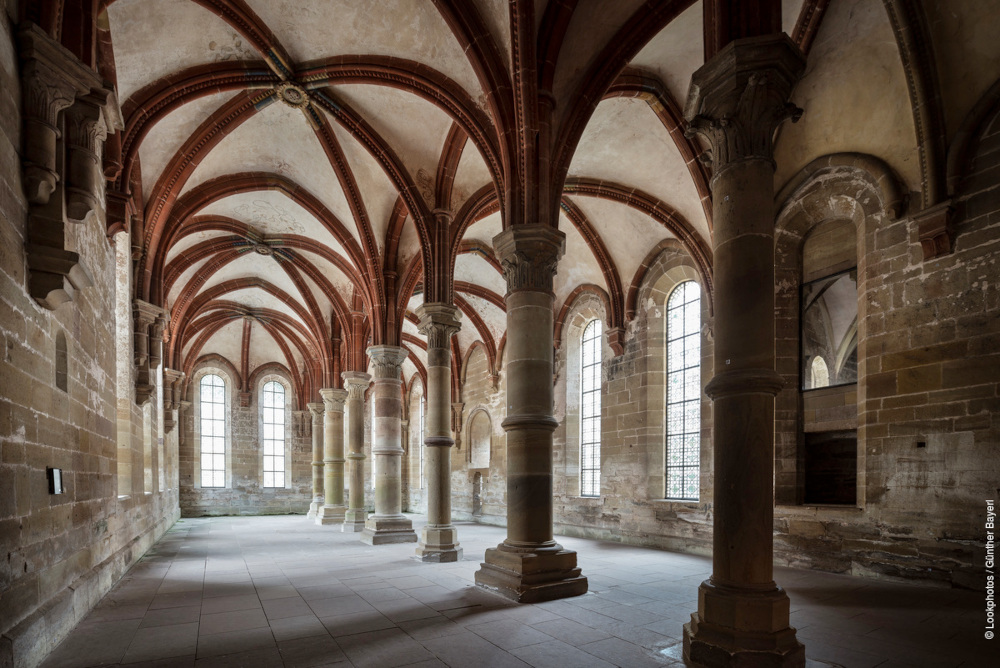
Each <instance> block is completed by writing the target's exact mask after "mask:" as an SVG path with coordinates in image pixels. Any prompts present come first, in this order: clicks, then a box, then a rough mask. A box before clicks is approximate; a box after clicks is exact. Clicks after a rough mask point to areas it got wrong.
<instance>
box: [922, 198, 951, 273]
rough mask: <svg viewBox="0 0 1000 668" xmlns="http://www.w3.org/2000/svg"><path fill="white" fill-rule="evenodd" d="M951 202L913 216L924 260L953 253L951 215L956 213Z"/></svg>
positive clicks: (937, 205) (942, 203)
mask: <svg viewBox="0 0 1000 668" xmlns="http://www.w3.org/2000/svg"><path fill="white" fill-rule="evenodd" d="M954 210H955V209H954V207H952V205H951V200H948V201H945V202H941V203H940V204H936V205H934V206H932V207H929V208H927V209H924V210H923V211H921V212H920V213H918V214H916V215H915V216H913V222H915V223H916V224H917V231H918V234H919V235H920V246H921V248H923V251H924V260H933V259H934V258H938V257H942V256H944V255H949V254H951V252H952V247H951V241H952V235H953V230H952V229H951V214H952V212H953V211H954Z"/></svg>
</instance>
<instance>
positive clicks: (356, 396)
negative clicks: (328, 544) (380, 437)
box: [340, 371, 372, 531]
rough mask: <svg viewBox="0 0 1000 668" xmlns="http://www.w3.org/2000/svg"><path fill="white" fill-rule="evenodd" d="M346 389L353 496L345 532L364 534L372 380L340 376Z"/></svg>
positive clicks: (361, 375) (357, 375) (355, 373)
mask: <svg viewBox="0 0 1000 668" xmlns="http://www.w3.org/2000/svg"><path fill="white" fill-rule="evenodd" d="M340 376H341V378H343V379H344V386H345V387H346V388H347V447H348V450H349V452H348V454H347V468H348V471H347V472H348V475H349V476H350V480H351V484H350V494H349V496H348V500H347V503H348V507H347V512H346V513H345V515H344V524H343V527H342V530H343V531H361V530H362V529H364V528H365V520H366V519H368V513H367V512H365V390H367V389H368V385H369V384H370V383H371V379H372V377H371V376H369V375H368V374H367V373H363V372H360V371H345V372H344V373H342V374H340Z"/></svg>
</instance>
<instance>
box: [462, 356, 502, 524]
mask: <svg viewBox="0 0 1000 668" xmlns="http://www.w3.org/2000/svg"><path fill="white" fill-rule="evenodd" d="M462 376H463V378H464V382H463V385H462V396H461V402H462V404H463V408H462V435H461V439H460V444H459V447H457V448H452V453H451V498H452V501H451V504H452V516H453V517H454V518H455V519H461V520H473V519H474V520H476V521H478V522H483V523H485V524H495V525H500V526H505V525H506V524H507V437H506V434H505V433H504V430H503V428H502V427H501V426H500V423H501V422H502V421H503V419H504V417H505V415H506V413H505V411H504V401H503V398H504V396H505V394H506V391H507V374H506V373H505V371H504V369H503V367H501V369H500V373H499V380H498V381H497V385H498V386H497V387H494V386H493V377H492V376H491V375H490V365H489V361H488V359H487V357H486V353H485V352H484V351H483V350H482V349H481V348H476V349H475V350H473V352H472V353H471V354H470V355H469V356H468V358H467V359H466V362H465V367H464V368H463V369H462ZM483 411H485V412H486V413H487V415H488V416H489V418H490V420H489V424H490V429H491V433H492V438H491V439H490V457H489V468H488V469H483V468H472V462H471V447H472V435H471V434H470V430H469V427H470V423H471V421H472V418H473V416H474V415H475V414H476V413H481V412H483ZM477 474H478V476H479V478H478V481H477V478H476V476H477ZM474 494H475V495H476V496H477V497H478V506H477V507H474V504H473V495H474ZM474 511H478V514H476V515H474V514H473V512H474Z"/></svg>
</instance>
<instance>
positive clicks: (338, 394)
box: [319, 387, 347, 413]
mask: <svg viewBox="0 0 1000 668" xmlns="http://www.w3.org/2000/svg"><path fill="white" fill-rule="evenodd" d="M319 396H321V397H323V406H324V408H325V409H326V410H327V411H333V412H335V413H343V412H344V401H346V400H347V390H340V389H333V388H328V387H326V388H323V389H322V390H320V391H319Z"/></svg>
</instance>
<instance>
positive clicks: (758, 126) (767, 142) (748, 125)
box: [684, 34, 806, 179]
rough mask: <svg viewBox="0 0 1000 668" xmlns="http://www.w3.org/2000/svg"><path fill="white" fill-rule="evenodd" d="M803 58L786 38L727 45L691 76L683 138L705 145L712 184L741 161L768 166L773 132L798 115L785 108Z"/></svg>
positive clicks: (790, 106) (791, 107) (795, 110)
mask: <svg viewBox="0 0 1000 668" xmlns="http://www.w3.org/2000/svg"><path fill="white" fill-rule="evenodd" d="M805 64H806V61H805V56H803V55H802V52H801V51H800V50H799V48H798V47H797V46H796V45H795V43H794V42H792V41H791V40H790V39H789V38H788V36H787V35H785V34H780V35H766V36H762V37H748V38H744V39H738V40H735V41H733V42H730V43H729V44H728V45H727V46H726V47H725V48H723V49H722V51H720V52H719V53H718V54H716V55H715V57H713V58H712V59H711V60H709V61H708V62H707V63H705V64H704V65H703V66H702V67H701V68H700V69H698V70H697V71H696V72H695V73H694V74H693V75H692V76H691V88H690V90H689V91H688V99H687V104H686V105H685V107H684V118H685V119H686V120H687V121H688V123H689V127H688V129H687V131H686V132H685V134H686V135H687V136H692V135H694V134H700V135H702V136H703V137H705V139H706V140H707V141H708V143H709V144H710V145H711V150H712V166H713V170H714V175H713V179H714V178H716V177H718V175H719V174H720V173H721V172H722V171H724V170H725V168H726V167H727V166H728V165H731V164H733V163H735V162H741V161H744V160H768V161H773V146H772V140H773V139H774V131H775V129H777V127H778V125H780V124H781V123H782V122H783V121H784V120H786V119H788V118H791V119H793V120H798V118H799V116H801V114H802V110H801V109H799V108H798V107H796V106H795V105H794V104H791V103H789V102H788V98H789V96H790V95H791V93H792V88H794V87H795V84H796V82H797V81H798V80H799V77H800V76H801V75H802V72H803V70H804V69H805Z"/></svg>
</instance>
